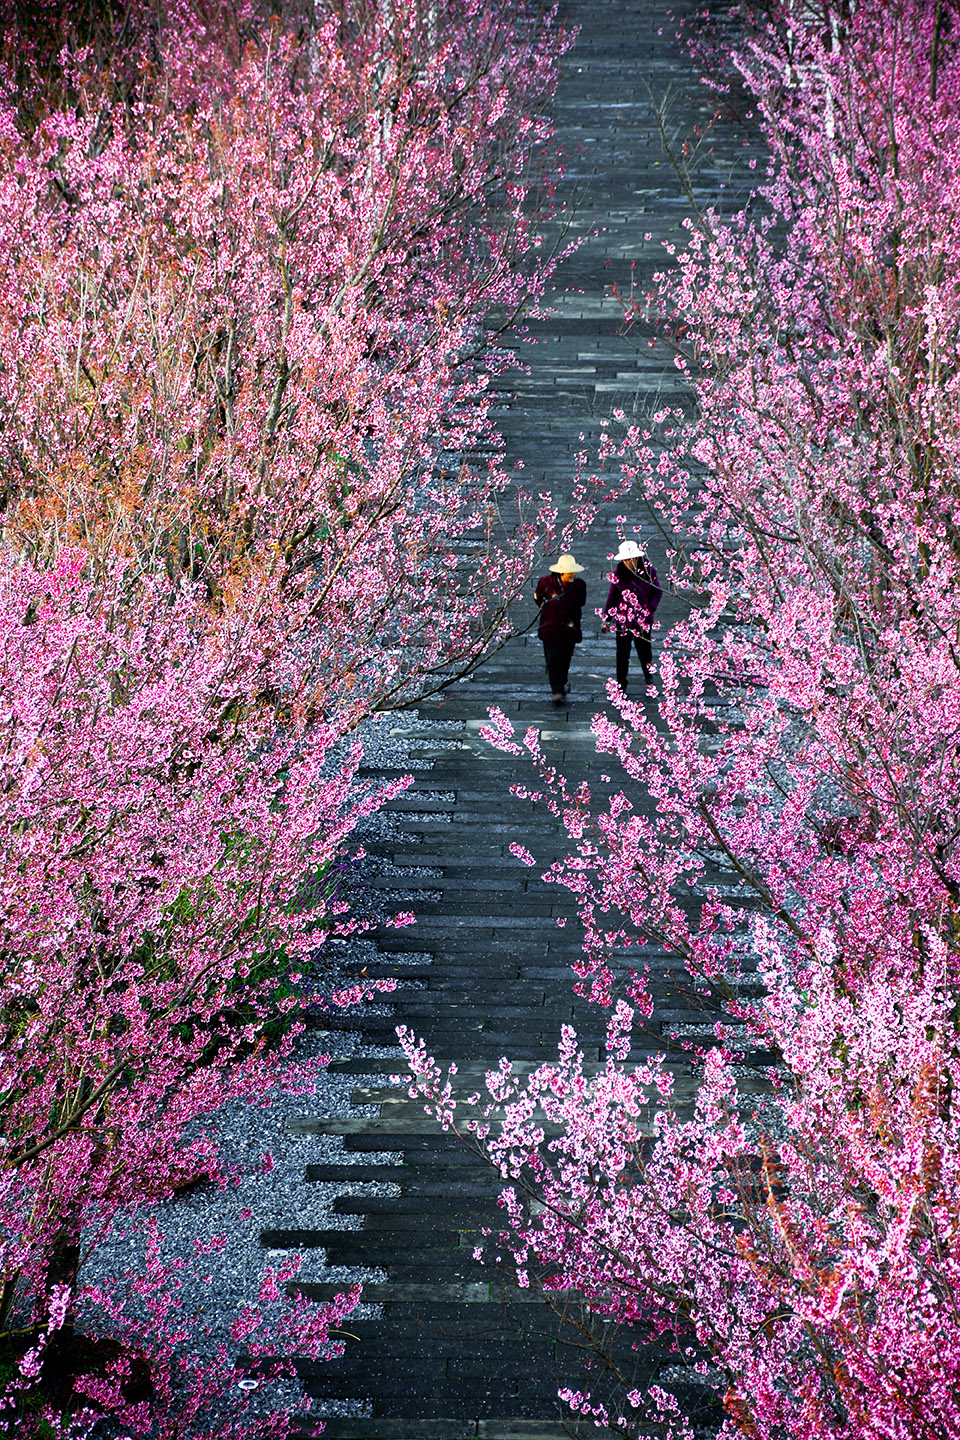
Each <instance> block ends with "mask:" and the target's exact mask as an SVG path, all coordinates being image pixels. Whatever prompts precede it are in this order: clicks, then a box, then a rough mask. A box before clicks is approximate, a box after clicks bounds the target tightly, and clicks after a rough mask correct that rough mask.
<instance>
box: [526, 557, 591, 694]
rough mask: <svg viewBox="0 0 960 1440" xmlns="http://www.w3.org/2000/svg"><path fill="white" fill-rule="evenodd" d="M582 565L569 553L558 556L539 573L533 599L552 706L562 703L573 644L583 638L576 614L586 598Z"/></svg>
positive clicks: (578, 617)
mask: <svg viewBox="0 0 960 1440" xmlns="http://www.w3.org/2000/svg"><path fill="white" fill-rule="evenodd" d="M582 573H583V566H582V565H578V564H577V562H576V560H575V559H574V557H573V556H572V555H561V556H560V558H559V559H558V560H557V562H556V564H555V565H551V566H550V574H549V575H541V577H540V579H539V580H538V581H537V588H536V590H535V591H534V596H533V598H534V599H535V600H536V602H537V607H538V609H539V611H540V623H539V625H538V626H537V634H538V635H539V637H540V639H541V640H542V641H543V658H544V660H545V661H546V666H547V676H548V678H549V681H550V689H551V692H552V694H553V703H554V705H562V704H563V702H564V699H565V697H566V693H567V691H568V689H569V688H570V687H569V686H568V684H567V676H568V675H569V673H570V661H571V660H572V659H573V650H574V646H575V645H577V644H578V642H579V641H581V640H582V639H583V633H582V631H581V629H580V613H581V611H582V610H583V607H584V605H585V604H586V600H587V587H586V585H585V584H584V582H583V581H582V580H581V579H580V576H581V575H582Z"/></svg>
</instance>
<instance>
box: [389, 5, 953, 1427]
mask: <svg viewBox="0 0 960 1440" xmlns="http://www.w3.org/2000/svg"><path fill="white" fill-rule="evenodd" d="M958 27H960V12H958V10H957V8H956V6H954V5H952V4H946V3H945V4H935V3H929V4H927V3H923V0H897V3H894V4H891V5H888V6H884V7H874V6H866V5H860V4H856V5H853V4H850V5H847V4H844V5H839V4H838V5H833V4H830V3H826V4H818V5H810V6H807V5H804V4H801V3H789V0H783V3H779V0H778V3H773V4H770V5H768V6H766V7H764V11H763V14H762V15H760V16H754V24H753V26H752V28H747V29H746V30H745V31H744V32H743V38H742V41H741V48H740V49H739V50H738V52H737V53H736V54H735V55H734V56H732V57H731V60H732V63H733V64H734V65H735V67H736V69H737V70H738V71H739V74H740V77H741V78H742V80H743V81H744V83H745V84H746V86H747V87H748V90H749V92H750V93H751V95H752V96H753V98H754V100H755V103H756V106H757V112H758V115H759V117H760V120H761V123H762V126H763V131H764V134H765V136H766V138H767V141H768V144H769V151H770V157H771V158H770V166H769V171H768V174H767V176H766V177H765V180H764V182H763V184H762V185H760V186H759V187H758V196H757V200H758V203H757V204H756V205H752V206H751V207H750V208H749V209H748V210H746V211H744V212H743V213H741V214H739V215H735V216H733V217H732V218H728V219H724V218H723V217H722V216H720V215H719V214H716V213H707V214H704V215H702V216H700V217H698V219H696V220H695V221H693V222H691V224H690V235H689V243H688V245H687V247H686V248H685V249H684V250H683V251H682V252H679V253H678V254H677V256H676V262H677V263H676V267H675V268H674V269H673V270H672V271H671V272H670V273H669V274H668V275H666V276H664V277H663V278H662V281H661V295H660V300H659V304H660V305H661V307H662V308H663V312H664V313H665V318H666V323H667V324H668V325H669V326H670V327H671V328H672V330H673V334H674V338H675V341H676V345H677V363H678V365H679V366H680V368H681V369H682V370H684V371H685V372H686V373H687V374H688V376H689V377H690V380H691V383H692V384H693V385H695V387H696V394H697V400H698V410H697V414H696V417H695V419H694V420H693V421H692V422H687V421H685V420H684V418H683V416H682V415H679V414H670V413H667V412H664V413H663V414H661V415H659V416H657V417H654V418H653V419H652V420H651V421H650V422H648V424H647V425H646V426H645V427H644V426H637V427H635V428H631V429H630V430H629V433H628V434H627V436H626V439H625V441H624V443H623V444H622V445H619V444H617V445H615V444H613V443H611V445H610V447H609V449H608V451H607V454H606V457H605V458H606V461H607V465H608V470H609V471H610V472H613V477H614V478H613V479H612V481H611V487H612V488H616V485H617V483H623V484H625V485H626V486H627V487H628V493H629V494H630V496H631V497H632V499H633V500H634V501H635V502H636V503H637V504H640V503H646V504H647V505H648V506H649V510H650V514H651V516H652V517H653V519H654V521H655V522H656V524H657V525H658V526H659V527H660V528H661V530H662V532H663V535H664V537H665V539H666V542H667V544H668V545H669V547H670V550H671V552H672V554H673V558H674V567H673V576H672V580H673V584H674V586H675V588H676V589H677V591H678V592H679V593H680V594H681V595H685V596H687V597H688V598H689V601H690V614H689V618H688V619H687V620H686V621H684V622H683V623H681V624H679V625H677V626H675V627H674V629H673V630H672V631H671V633H670V635H669V636H668V637H667V638H666V639H665V641H664V645H663V649H662V658H661V660H660V665H659V670H660V675H659V680H660V684H659V686H658V689H659V696H658V698H657V704H658V708H659V711H660V720H659V723H655V722H654V720H653V717H652V714H651V712H650V711H649V710H648V709H645V707H644V706H643V705H640V704H631V703H626V702H622V701H618V703H619V708H620V711H621V719H620V720H619V721H618V722H617V723H611V722H610V721H608V720H606V719H605V718H603V717H600V716H598V717H596V718H595V720H594V732H595V735H596V740H597V745H598V747H599V749H600V750H601V752H603V753H605V754H607V755H609V756H610V768H611V770H613V769H614V768H617V770H618V781H617V782H615V783H613V784H612V785H611V794H610V796H609V798H606V799H605V798H604V797H602V796H596V795H593V794H591V792H590V790H589V788H588V787H587V786H586V785H585V784H583V783H582V782H579V781H578V779H577V777H575V776H574V777H569V778H566V777H563V776H560V775H558V774H557V773H555V772H554V771H553V770H552V769H551V768H550V766H549V764H548V762H547V761H546V759H545V758H544V756H543V754H542V752H541V750H540V747H539V739H538V737H537V735H536V734H535V733H533V732H529V733H528V734H527V735H526V736H525V737H517V736H515V735H514V734H513V732H512V730H511V727H510V726H509V724H508V722H507V721H506V718H505V717H504V716H502V715H499V714H496V713H494V715H493V717H492V722H491V726H490V729H489V738H490V739H492V740H493V741H494V743H497V744H500V745H502V746H504V747H507V748H512V749H513V750H515V751H519V750H521V749H522V748H523V747H526V749H527V750H528V751H529V752H530V755H531V758H532V762H533V765H534V766H535V768H536V769H537V771H538V772H539V781H538V783H537V790H536V791H534V792H533V793H539V794H540V796H541V798H542V800H543V801H544V803H546V804H548V805H550V806H551V807H552V808H553V810H554V813H555V814H557V816H558V817H559V818H560V819H561V820H562V822H563V823H564V824H565V825H566V827H567V830H568V832H569V834H570V837H571V841H572V848H571V852H570V854H569V855H568V857H567V858H566V859H565V860H564V861H563V862H562V863H560V864H558V865H556V866H555V867H554V868H553V869H552V871H551V872H550V874H549V876H548V878H549V879H550V880H551V881H553V882H555V883H559V884H563V885H566V886H568V887H569V888H570V889H571V890H573V891H574V893H576V894H577V895H578V896H579V898H580V907H581V916H582V920H583V924H584V930H585V936H586V943H585V949H584V956H583V960H582V963H581V965H580V967H579V968H580V976H579V979H578V984H579V985H580V987H581V988H582V989H583V990H584V991H585V992H586V993H587V994H588V995H589V996H590V997H591V998H593V999H595V1000H599V1001H601V1002H602V1003H605V1004H607V1005H610V1006H612V1007H613V1009H612V1015H611V1022H610V1033H609V1040H608V1059H607V1063H606V1066H605V1067H604V1068H602V1069H601V1072H600V1073H599V1074H598V1075H593V1074H591V1073H589V1071H587V1070H585V1067H584V1065H583V1061H582V1057H581V1056H580V1055H579V1053H578V1051H577V1046H576V1037H575V1036H574V1035H573V1034H572V1032H571V1033H566V1034H565V1035H564V1037H563V1041H562V1044H561V1048H560V1053H559V1059H558V1062H557V1064H556V1065H551V1066H545V1067H543V1068H542V1069H541V1070H540V1071H538V1072H537V1073H536V1074H535V1075H534V1076H532V1077H531V1078H530V1079H529V1080H521V1079H519V1078H517V1077H515V1076H513V1075H512V1074H511V1072H510V1070H509V1068H508V1067H506V1064H505V1067H504V1070H503V1071H502V1072H501V1074H500V1075H499V1076H493V1077H490V1079H489V1081H488V1085H489V1089H490V1097H489V1102H488V1105H487V1107H486V1115H485V1117H484V1118H482V1119H481V1120H480V1121H479V1122H476V1121H474V1122H473V1123H474V1125H475V1126H476V1125H477V1124H479V1135H480V1138H481V1139H482V1140H483V1142H484V1144H485V1147H486V1150H487V1153H488V1154H489V1155H490V1158H491V1159H492V1160H493V1161H494V1163H495V1164H496V1165H497V1166H498V1167H499V1168H500V1171H501V1174H502V1175H503V1176H504V1178H505V1179H507V1180H508V1181H509V1182H510V1186H511V1188H510V1189H508V1190H507V1191H506V1192H505V1194H504V1197H503V1200H504V1206H505V1212H506V1223H505V1230H504V1237H503V1241H504V1243H505V1244H506V1246H507V1247H508V1248H509V1249H511V1250H512V1252H513V1253H514V1255H515V1256H516V1259H517V1263H518V1265H519V1267H520V1271H521V1275H522V1276H526V1275H527V1273H528V1271H530V1270H532V1269H533V1268H534V1267H535V1266H538V1267H539V1268H540V1271H541V1274H542V1276H543V1283H544V1284H545V1285H546V1286H548V1287H557V1288H566V1287H571V1288H573V1289H574V1290H576V1291H578V1292H579V1293H580V1294H581V1295H582V1296H583V1297H585V1300H586V1302H587V1304H588V1306H589V1307H590V1308H591V1309H592V1311H593V1312H594V1314H595V1315H599V1316H606V1317H608V1318H610V1319H612V1320H613V1321H615V1322H617V1323H618V1324H619V1325H621V1326H625V1327H628V1330H629V1334H630V1336H631V1337H632V1338H634V1339H636V1340H638V1341H640V1342H645V1341H657V1342H658V1343H659V1344H663V1343H664V1342H666V1341H671V1343H672V1344H673V1345H674V1347H675V1354H674V1356H673V1359H674V1360H675V1361H676V1362H677V1364H678V1365H680V1367H681V1371H683V1372H684V1373H685V1374H686V1376H687V1378H688V1379H689V1378H695V1377H696V1375H697V1373H698V1371H699V1372H701V1378H703V1379H705V1381H706V1382H707V1383H709V1384H711V1385H712V1386H713V1388H714V1391H715V1393H716V1396H717V1400H718V1402H722V1405H723V1408H724V1413H725V1421H724V1429H723V1433H724V1434H725V1435H726V1436H729V1437H733V1436H734V1435H740V1436H749V1437H757V1440H800V1437H802V1440H825V1437H827V1436H829V1437H831V1440H880V1437H889V1436H897V1437H904V1440H906V1437H909V1440H934V1437H938V1440H940V1437H949V1436H957V1435H960V1408H958V1405H957V1400H956V1395H957V1390H958V1380H960V1317H958V1312H957V1306H956V1293H957V1290H956V1286H957V1276H958V1267H960V1243H958V1242H960V1232H958V1229H957V1224H956V1215H957V1213H958V1204H960V1192H958V1178H960V1164H958V1159H960V1143H958V1142H960V1136H958V1131H957V1127H958V1111H957V1106H956V1104H955V1095H956V1085H957V1079H958V1074H957V1067H958V1061H960V1029H958V1009H957V980H958V975H957V959H958V957H957V899H958V895H960V888H958V886H960V853H958V841H960V829H958V826H957V818H956V817H957V809H958V786H960V770H958V756H960V749H958V744H957V737H958V734H960V728H958V727H960V708H958V705H960V683H958V681H960V675H958V664H960V662H958V653H957V640H958V633H960V632H958V621H960V610H958V603H960V547H958V536H960V527H958V518H960V517H958V513H957V498H958V497H957V487H956V479H955V477H956V473H957V460H958V455H957V447H958V440H960V423H958V422H960V416H958V414H957V411H956V402H957V394H958V388H960V386H958V375H960V372H958V368H957V353H958V340H960V303H958V302H960V288H958V277H960V254H958V250H957V235H958V233H960V229H958V219H960V216H958V214H957V197H958V196H960V186H958V177H960V150H958V147H957V135H956V125H955V114H956V102H957V90H958V85H960V54H958V49H957V37H958V34H960V28H958ZM761 202H762V203H761ZM614 698H616V697H614ZM532 789H533V787H531V790H532ZM638 938H640V939H645V940H648V941H653V942H654V943H655V945H656V946H661V947H664V948H666V949H667V950H669V951H672V952H673V953H675V954H677V955H679V956H681V957H682V958H683V960H684V961H685V962H686V964H687V966H688V968H689V971H690V974H691V989H692V990H696V989H699V990H700V991H702V992H703V993H704V994H705V995H706V996H708V997H710V999H711V1000H712V1002H713V1004H714V1005H715V1006H722V1007H723V1010H724V1011H725V1015H723V1016H722V1017H721V1020H720V1023H719V1024H718V1026H717V1041H716V1046H715V1048H708V1049H706V1050H705V1051H704V1052H703V1053H702V1054H701V1057H700V1063H701V1081H700V1089H699V1094H698V1098H697V1101H696V1104H695V1106H694V1108H693V1110H692V1112H691V1111H689V1110H688V1111H686V1112H684V1110H683V1107H682V1106H678V1105H676V1104H675V1103H674V1102H673V1101H672V1100H671V1098H670V1097H671V1093H672V1088H673V1083H674V1082H673V1079H672V1077H671V1075H670V1073H669V1071H668V1070H667V1068H666V1067H665V1065H664V1063H663V1062H656V1063H650V1064H648V1065H646V1066H641V1067H639V1068H638V1067H636V1066H631V1065H629V1064H628V1063H627V1061H628V1056H629V1053H630V1032H631V1027H632V1025H633V1023H634V1020H635V1018H639V1017H638V1016H637V1011H638V1010H639V1012H640V1017H646V1016H648V1015H650V1014H651V1013H652V1014H653V1015H654V1018H655V1017H656V1010H655V1007H654V1002H653V999H652V993H651V985H650V984H649V983H648V979H647V977H646V976H644V975H643V974H636V973H635V974H633V975H632V976H630V975H628V974H627V973H626V962H625V961H624V960H623V959H622V958H620V957H619V954H618V952H620V951H621V950H622V949H623V947H624V945H625V944H627V943H635V942H636V941H637V939H638ZM745 1043H746V1045H747V1046H749V1047H752V1048H755V1049H759V1050H760V1051H761V1052H762V1051H766V1052H767V1053H768V1054H772V1055H773V1056H774V1057H775V1063H774V1064H773V1065H772V1067H770V1068H769V1070H768V1071H767V1072H766V1074H765V1075H764V1071H763V1070H762V1069H761V1072H760V1077H759V1078H760V1081H761V1082H763V1083H761V1084H760V1086H759V1088H760V1091H761V1093H760V1094H759V1096H757V1095H756V1094H754V1093H752V1092H755V1091H756V1090H757V1088H758V1086H757V1083H753V1084H752V1085H750V1086H747V1085H746V1082H745V1069H747V1068H748V1067H745V1066H744V1065H743V1064H742V1063H739V1062H740V1060H741V1059H742V1058H743V1048H744V1044H745ZM406 1044H407V1046H408V1054H409V1056H410V1059H411V1062H412V1067H411V1068H412V1070H413V1071H414V1073H415V1074H416V1075H417V1076H419V1077H421V1078H420V1080H419V1088H420V1089H421V1090H422V1091H423V1092H424V1093H426V1094H428V1095H430V1096H432V1097H433V1099H434V1103H435V1105H436V1107H437V1110H438V1113H440V1114H441V1116H445V1117H446V1119H447V1122H448V1123H454V1124H459V1123H462V1122H459V1121H458V1120H457V1117H456V1112H455V1110H453V1109H452V1108H451V1107H452V1106H453V1097H452V1095H451V1096H447V1097H445V1096H444V1090H443V1082H442V1077H440V1076H439V1075H438V1074H437V1072H436V1069H435V1067H434V1066H433V1065H432V1062H431V1061H430V1059H429V1057H428V1056H427V1055H426V1054H425V1052H424V1051H423V1050H422V1048H418V1047H417V1044H416V1042H415V1041H414V1039H413V1038H412V1037H409V1036H408V1037H406ZM764 1091H765V1093H763V1092H764ZM545 1121H546V1122H549V1123H550V1124H551V1125H552V1126H553V1127H554V1130H553V1132H552V1133H553V1134H554V1135H555V1137H556V1138H546V1137H545V1131H544V1122H545ZM468 1123H469V1122H468ZM670 1374H672V1375H673V1379H674V1380H675V1379H676V1374H675V1373H674V1372H673V1371H671V1372H670ZM657 1380H658V1377H657V1376H656V1375H655V1376H654V1383H653V1384H650V1385H646V1386H645V1385H641V1384H638V1385H637V1386H636V1388H631V1387H630V1386H629V1385H626V1384H625V1385H622V1386H620V1387H619V1388H618V1387H617V1385H616V1384H614V1385H613V1386H612V1388H611V1389H607V1390H604V1388H603V1387H602V1386H598V1387H596V1388H595V1393H594V1394H593V1395H588V1394H585V1393H578V1394H572V1393H571V1394H570V1395H568V1397H567V1398H568V1400H569V1401H570V1403H571V1404H572V1406H573V1408H574V1409H575V1410H576V1411H577V1412H578V1413H580V1414H581V1415H584V1416H588V1417H590V1416H592V1417H593V1418H594V1419H597V1420H600V1421H603V1422H604V1423H609V1424H610V1425H611V1426H612V1427H613V1428H614V1429H618V1430H619V1431H620V1432H622V1433H623V1434H624V1435H625V1436H631V1437H634V1436H641V1435H642V1436H647V1435H651V1434H654V1433H656V1434H662V1433H664V1427H667V1428H668V1429H670V1428H672V1430H673V1431H674V1433H676V1434H678V1435H679V1434H683V1433H687V1434H689V1433H690V1431H689V1427H687V1426H686V1425H685V1422H684V1420H683V1417H682V1414H680V1413H678V1407H677V1404H676V1401H675V1399H674V1398H673V1397H672V1396H671V1391H670V1386H671V1383H672V1381H671V1380H670V1379H669V1378H667V1379H663V1380H661V1381H660V1383H657ZM611 1395H612V1397H613V1398H610V1397H611Z"/></svg>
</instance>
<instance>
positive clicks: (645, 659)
mask: <svg viewBox="0 0 960 1440" xmlns="http://www.w3.org/2000/svg"><path fill="white" fill-rule="evenodd" d="M631 645H635V646H636V647H637V655H638V656H639V658H640V664H641V665H642V666H643V678H644V680H646V681H647V683H648V684H649V682H650V662H651V660H652V659H653V649H652V647H651V645H650V636H649V635H618V636H617V684H618V685H619V686H620V688H621V689H623V688H624V686H625V685H626V683H627V672H628V670H629V669H630V646H631Z"/></svg>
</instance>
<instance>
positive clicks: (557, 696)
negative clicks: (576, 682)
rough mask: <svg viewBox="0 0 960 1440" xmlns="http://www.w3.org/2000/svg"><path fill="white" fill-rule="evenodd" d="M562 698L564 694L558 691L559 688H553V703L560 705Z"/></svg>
mask: <svg viewBox="0 0 960 1440" xmlns="http://www.w3.org/2000/svg"><path fill="white" fill-rule="evenodd" d="M564 699H565V697H564V695H563V694H561V692H560V691H559V690H555V691H554V692H553V703H554V705H557V706H560V705H562V704H563V702H564Z"/></svg>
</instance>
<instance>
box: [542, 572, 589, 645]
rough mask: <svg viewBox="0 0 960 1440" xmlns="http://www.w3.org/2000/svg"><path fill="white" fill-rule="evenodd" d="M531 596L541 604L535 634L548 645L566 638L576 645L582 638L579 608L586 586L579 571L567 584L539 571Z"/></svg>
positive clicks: (585, 593) (581, 604)
mask: <svg viewBox="0 0 960 1440" xmlns="http://www.w3.org/2000/svg"><path fill="white" fill-rule="evenodd" d="M533 598H534V599H535V600H536V602H537V605H538V606H539V607H540V624H539V625H538V626H537V634H538V635H539V636H540V639H541V640H546V641H547V643H548V644H550V645H562V644H563V642H564V641H565V640H569V641H570V643H571V644H573V645H576V644H577V642H578V641H580V640H582V639H583V634H582V632H581V630H580V611H581V610H582V609H583V607H584V605H585V604H586V601H587V587H586V585H585V584H584V583H583V581H582V580H581V579H580V576H579V575H577V576H576V578H575V579H573V580H571V581H570V583H569V585H564V583H563V581H562V580H561V579H560V576H559V575H554V574H552V573H551V574H550V575H541V577H540V579H539V580H538V581H537V588H536V590H535V591H534V596H533Z"/></svg>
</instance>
